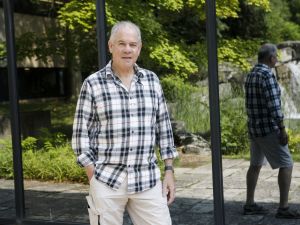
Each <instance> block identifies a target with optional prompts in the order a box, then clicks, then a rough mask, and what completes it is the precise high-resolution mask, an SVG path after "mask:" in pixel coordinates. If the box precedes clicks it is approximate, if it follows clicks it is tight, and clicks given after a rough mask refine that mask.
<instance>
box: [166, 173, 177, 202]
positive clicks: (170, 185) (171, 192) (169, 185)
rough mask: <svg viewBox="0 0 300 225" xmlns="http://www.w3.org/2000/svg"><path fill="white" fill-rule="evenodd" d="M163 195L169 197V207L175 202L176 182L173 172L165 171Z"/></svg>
mask: <svg viewBox="0 0 300 225" xmlns="http://www.w3.org/2000/svg"><path fill="white" fill-rule="evenodd" d="M163 195H164V196H167V200H168V205H170V204H171V203H172V202H173V201H174V200H175V180H174V174H173V171H172V170H166V171H165V177H164V180H163Z"/></svg>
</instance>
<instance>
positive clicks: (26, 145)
mask: <svg viewBox="0 0 300 225" xmlns="http://www.w3.org/2000/svg"><path fill="white" fill-rule="evenodd" d="M37 141H38V139H36V138H35V137H27V138H25V139H24V140H23V141H22V150H23V151H29V150H31V151H36V150H37V148H38V147H37Z"/></svg>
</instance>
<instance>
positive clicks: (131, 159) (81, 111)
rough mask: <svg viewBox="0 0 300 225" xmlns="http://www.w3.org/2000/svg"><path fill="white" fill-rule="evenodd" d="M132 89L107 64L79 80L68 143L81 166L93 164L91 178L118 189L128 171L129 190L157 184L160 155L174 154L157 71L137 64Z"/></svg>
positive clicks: (163, 157) (169, 125) (170, 156)
mask: <svg viewBox="0 0 300 225" xmlns="http://www.w3.org/2000/svg"><path fill="white" fill-rule="evenodd" d="M134 69H135V75H134V77H133V80H132V83H131V87H130V91H128V90H127V88H126V87H125V86H124V85H123V84H122V82H121V80H120V79H119V78H118V77H116V76H115V75H114V74H113V72H112V70H111V62H109V63H108V64H107V66H106V67H105V68H103V69H102V70H100V71H99V72H96V73H94V74H92V75H90V76H89V77H88V78H87V79H86V80H85V81H84V83H83V85H82V88H81V93H80V95H79V99H78V102H77V108H76V113H75V119H74V124H73V137H72V148H73V149H74V151H75V153H76V154H77V156H78V158H77V162H78V163H79V165H81V166H87V165H90V164H94V165H95V178H96V179H98V180H100V181H102V182H104V183H106V184H107V185H108V186H109V187H111V188H113V189H118V188H119V187H120V185H121V183H122V182H123V180H124V179H125V178H126V175H127V176H128V177H127V179H128V193H137V192H140V191H144V190H147V189H150V188H152V187H154V186H155V184H156V182H157V181H158V180H159V179H160V170H159V167H158V165H157V163H158V161H157V158H156V154H155V145H156V144H157V145H158V147H159V149H160V155H161V158H162V159H163V160H164V159H169V158H174V157H176V156H177V154H178V153H177V152H176V149H175V147H174V141H173V133H172V128H171V123H170V119H169V114H168V111H167V107H166V102H165V99H164V96H163V92H162V89H161V86H160V82H159V79H158V77H157V76H156V75H155V74H154V73H153V72H151V71H149V70H145V69H142V68H139V67H138V66H137V65H135V68H134Z"/></svg>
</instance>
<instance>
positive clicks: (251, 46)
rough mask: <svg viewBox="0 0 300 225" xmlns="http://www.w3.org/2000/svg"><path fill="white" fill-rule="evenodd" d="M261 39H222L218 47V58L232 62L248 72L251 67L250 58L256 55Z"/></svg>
mask: <svg viewBox="0 0 300 225" xmlns="http://www.w3.org/2000/svg"><path fill="white" fill-rule="evenodd" d="M260 42H261V41H260V40H255V39H254V40H241V39H231V40H221V41H220V47H219V48H218V59H219V60H220V61H221V62H230V63H231V64H232V65H235V66H237V67H239V68H241V70H242V71H244V72H247V71H249V70H250V69H251V66H252V64H251V62H249V59H251V57H253V56H254V55H256V53H257V50H258V48H259V46H260Z"/></svg>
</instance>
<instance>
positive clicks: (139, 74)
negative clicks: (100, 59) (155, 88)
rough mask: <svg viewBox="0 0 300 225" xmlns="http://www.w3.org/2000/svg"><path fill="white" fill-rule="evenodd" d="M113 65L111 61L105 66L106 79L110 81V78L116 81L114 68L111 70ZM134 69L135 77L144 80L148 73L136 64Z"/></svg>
mask: <svg viewBox="0 0 300 225" xmlns="http://www.w3.org/2000/svg"><path fill="white" fill-rule="evenodd" d="M111 63H112V61H111V60H110V61H109V62H108V63H107V65H106V66H105V78H106V79H108V78H113V79H115V77H116V76H115V75H114V73H113V71H112V68H111ZM133 69H134V73H135V75H136V76H137V77H138V78H139V79H140V78H143V77H144V75H145V74H146V71H145V70H144V69H143V68H141V67H139V66H138V65H137V64H136V63H135V64H134V66H133Z"/></svg>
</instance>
